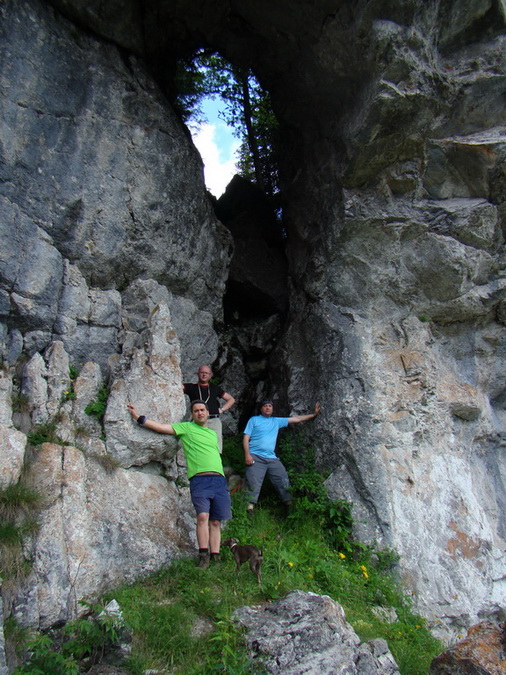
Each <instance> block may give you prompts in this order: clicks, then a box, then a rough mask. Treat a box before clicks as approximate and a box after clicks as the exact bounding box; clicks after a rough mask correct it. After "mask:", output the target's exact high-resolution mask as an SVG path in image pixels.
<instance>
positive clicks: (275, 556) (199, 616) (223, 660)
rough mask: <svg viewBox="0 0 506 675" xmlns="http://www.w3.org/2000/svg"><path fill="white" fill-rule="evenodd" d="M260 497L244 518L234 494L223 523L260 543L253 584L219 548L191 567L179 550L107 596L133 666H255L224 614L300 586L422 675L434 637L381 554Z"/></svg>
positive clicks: (198, 670) (434, 650)
mask: <svg viewBox="0 0 506 675" xmlns="http://www.w3.org/2000/svg"><path fill="white" fill-rule="evenodd" d="M264 504H265V506H264V507H263V508H259V509H257V511H256V512H255V515H254V517H253V519H252V521H250V520H249V519H248V518H247V516H246V514H245V508H244V506H245V505H244V503H243V502H242V500H241V496H240V495H234V519H233V520H232V521H230V523H229V524H228V525H227V526H226V528H225V530H224V532H223V535H224V536H233V537H237V538H238V539H240V540H241V541H243V542H248V543H253V544H256V545H258V546H260V547H261V548H262V549H263V553H264V564H263V570H262V584H261V585H260V586H259V585H258V584H257V582H256V578H255V577H254V576H253V574H252V573H251V571H250V570H249V568H248V567H247V565H244V566H243V567H242V568H241V570H240V571H239V572H236V570H235V564H234V563H233V561H232V557H231V554H230V552H229V551H228V549H225V550H224V551H222V558H223V561H222V563H221V564H215V565H213V564H211V567H210V568H209V569H208V570H200V569H197V568H196V566H195V560H194V559H183V560H180V561H178V562H175V563H174V564H172V565H171V566H170V567H169V568H168V569H166V570H163V571H161V572H159V573H158V574H155V575H154V576H152V577H149V578H147V579H145V580H144V581H142V582H139V583H136V584H134V585H132V586H128V587H124V588H121V589H117V590H116V591H115V592H113V593H110V594H109V595H108V599H109V598H112V597H114V598H116V599H117V600H118V602H119V603H120V605H121V607H122V609H123V612H124V616H125V619H126V620H127V622H128V623H129V625H130V626H131V627H132V629H133V632H134V648H133V653H132V660H131V664H130V667H131V669H132V672H133V673H142V671H143V670H145V669H148V668H153V669H162V670H166V671H170V672H171V673H174V674H178V675H205V674H208V673H214V672H216V673H218V672H220V673H229V674H234V675H242V674H244V675H245V674H246V673H253V672H256V671H255V670H254V669H253V666H252V664H250V663H248V659H247V656H246V652H245V649H244V645H243V640H242V637H241V633H240V632H239V631H238V630H237V629H236V628H235V627H234V626H233V624H232V623H231V621H230V616H231V614H232V612H233V611H234V609H236V608H237V607H240V606H243V605H255V604H259V603H265V602H272V601H273V600H277V599H279V598H281V597H283V596H284V595H286V593H288V592H290V591H292V590H294V589H300V590H304V591H312V592H315V593H320V594H325V595H329V596H331V597H332V598H334V599H335V600H337V601H338V602H339V603H341V604H342V605H343V607H344V610H345V612H346V616H347V619H348V621H349V622H350V623H351V624H352V626H353V627H354V628H355V630H356V632H357V633H358V635H359V637H360V638H361V640H363V641H367V640H370V639H372V638H378V637H382V638H384V639H386V640H387V642H388V644H389V647H390V649H391V651H392V653H393V655H394V657H395V658H396V660H397V663H398V665H399V667H400V670H401V673H402V675H426V674H427V673H428V671H429V664H430V662H431V660H432V658H433V657H434V656H435V655H436V654H438V653H439V652H441V651H442V645H441V644H440V643H439V642H438V641H437V640H435V639H434V638H433V637H432V636H431V635H430V633H429V631H428V630H427V629H426V627H425V622H424V620H423V619H422V618H420V617H418V616H416V615H415V614H414V613H413V612H412V611H411V609H410V607H409V603H408V602H407V600H406V599H405V597H404V596H403V594H402V592H401V589H400V588H399V586H398V584H397V582H396V580H395V578H394V577H393V576H392V574H391V573H388V572H385V571H384V570H383V569H381V568H382V567H384V565H383V563H382V562H381V556H380V558H379V560H380V562H379V563H378V557H377V556H376V555H373V554H372V551H370V550H369V549H365V548H364V547H357V548H355V549H354V550H353V551H352V552H351V553H350V551H349V550H347V551H346V552H345V553H344V552H343V551H338V550H335V549H332V548H331V547H329V545H328V543H327V541H326V537H325V534H324V532H322V530H321V528H315V526H314V523H313V522H312V521H310V520H308V518H307V517H306V513H305V510H302V511H301V510H297V509H295V511H294V513H293V515H291V516H290V517H289V518H287V519H283V518H282V517H281V515H280V512H279V510H278V505H277V503H276V502H275V501H269V500H268V501H267V502H264ZM387 558H388V556H387ZM378 605H379V606H387V607H394V608H395V610H396V612H397V616H398V620H397V621H396V622H395V623H393V624H389V623H385V622H382V621H381V620H379V619H378V618H377V617H376V616H375V615H374V613H373V611H372V610H373V608H374V607H377V606H378ZM199 626H201V627H203V628H201V632H199V628H198V627H199Z"/></svg>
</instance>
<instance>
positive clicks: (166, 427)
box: [127, 403, 176, 436]
mask: <svg viewBox="0 0 506 675" xmlns="http://www.w3.org/2000/svg"><path fill="white" fill-rule="evenodd" d="M127 408H128V412H129V413H130V415H132V417H133V418H134V420H135V421H136V422H137V420H138V419H139V417H140V415H139V413H138V412H137V410H136V409H135V406H134V405H132V404H131V403H129V404H128V405H127ZM142 426H143V427H144V428H145V429H151V431H156V432H157V433H159V434H170V435H171V436H175V435H176V432H175V431H174V429H173V427H172V424H160V422H155V420H148V419H146V421H145V422H144V424H143V425H142Z"/></svg>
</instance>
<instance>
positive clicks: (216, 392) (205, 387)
mask: <svg viewBox="0 0 506 675" xmlns="http://www.w3.org/2000/svg"><path fill="white" fill-rule="evenodd" d="M212 376H213V371H212V370H211V367H210V366H205V365H204V366H200V367H199V369H198V371H197V377H198V382H197V383H196V384H193V383H192V382H185V383H184V384H183V391H184V393H185V394H186V395H187V396H189V398H190V401H204V403H205V404H206V405H207V407H208V408H209V420H208V422H207V426H208V427H209V428H210V429H213V430H214V431H216V434H217V436H218V445H219V448H220V452H222V450H223V430H222V425H221V420H220V415H221V414H222V413H224V412H225V411H226V410H229V409H230V408H231V407H232V406H233V405H234V403H235V398H234V397H233V396H231V395H230V394H228V393H227V392H226V391H224V390H223V389H222V388H221V387H218V386H216V385H215V384H211V382H210V380H211V378H212ZM220 399H223V401H225V404H224V405H222V406H220Z"/></svg>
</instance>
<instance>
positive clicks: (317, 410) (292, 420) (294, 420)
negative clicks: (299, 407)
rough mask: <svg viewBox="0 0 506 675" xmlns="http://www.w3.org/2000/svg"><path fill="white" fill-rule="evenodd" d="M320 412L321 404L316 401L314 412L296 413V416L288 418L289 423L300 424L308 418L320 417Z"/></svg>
mask: <svg viewBox="0 0 506 675" xmlns="http://www.w3.org/2000/svg"><path fill="white" fill-rule="evenodd" d="M319 414H320V404H319V403H315V407H314V413H311V414H310V415H296V416H295V417H289V418H288V424H298V423H299V422H307V421H308V420H314V418H315V417H318V415H319Z"/></svg>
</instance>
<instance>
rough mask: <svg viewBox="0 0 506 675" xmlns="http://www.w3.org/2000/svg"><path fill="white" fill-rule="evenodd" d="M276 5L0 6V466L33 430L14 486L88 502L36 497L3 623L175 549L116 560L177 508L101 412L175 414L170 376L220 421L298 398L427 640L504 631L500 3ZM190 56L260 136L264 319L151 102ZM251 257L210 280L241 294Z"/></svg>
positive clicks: (176, 469) (165, 114) (153, 469)
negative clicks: (226, 86) (246, 308)
mask: <svg viewBox="0 0 506 675" xmlns="http://www.w3.org/2000/svg"><path fill="white" fill-rule="evenodd" d="M289 5H290V3H286V2H284V1H283V0H257V1H256V2H254V3H253V2H242V1H241V2H235V3H229V2H227V1H226V0H216V1H215V2H212V3H209V2H206V1H203V0H184V1H181V2H177V3H174V2H172V1H169V0H157V1H156V2H144V3H142V15H141V14H140V5H139V3H138V2H136V0H131V1H128V0H127V1H125V2H122V3H117V2H111V3H104V2H103V1H102V0H90V1H89V2H86V3H83V2H80V1H78V0H52V1H51V2H49V1H46V0H22V1H21V2H17V1H14V0H5V1H4V2H2V3H1V5H0V31H1V35H0V93H1V96H0V114H1V119H2V125H1V127H0V171H1V180H0V205H1V211H2V215H3V218H2V220H1V223H0V234H1V236H0V343H1V352H2V358H3V361H2V363H3V367H4V372H3V375H2V379H1V380H0V383H1V386H0V401H1V402H2V406H1V408H2V409H1V410H0V425H1V430H0V435H1V440H2V449H5V452H6V453H7V458H6V459H4V457H3V456H2V458H1V459H0V479H1V480H2V484H5V483H7V484H10V483H11V482H15V481H17V480H18V479H19V478H20V476H21V475H22V471H21V468H22V465H23V463H25V462H26V463H28V464H31V461H30V460H31V455H32V453H31V451H30V452H27V451H26V448H25V445H26V436H27V434H28V433H30V432H31V431H33V430H34V428H39V431H40V426H42V427H44V426H45V425H51V424H52V423H55V421H56V422H57V425H56V426H57V429H56V431H57V434H58V438H56V439H53V441H52V443H50V444H49V445H46V446H44V450H43V451H42V454H41V455H40V457H39V456H38V455H37V453H35V455H36V457H35V462H34V464H33V465H32V469H31V470H32V473H33V471H34V468H35V467H36V468H37V471H40V472H41V478H40V480H41V481H42V483H41V484H43V480H42V476H44V475H46V474H47V475H51V476H54V475H56V476H57V478H55V479H53V478H51V480H52V481H53V482H54V484H55V490H56V491H57V492H58V493H61V494H63V493H64V492H65V490H67V489H68V490H72V491H73V493H74V492H75V494H76V495H78V497H79V499H78V501H77V503H78V504H83V503H88V502H86V497H83V495H90V496H91V497H90V499H91V498H93V499H96V500H97V504H99V505H100V508H101V509H102V510H103V513H104V518H103V522H102V524H100V523H98V524H97V526H96V527H95V526H93V525H92V524H91V522H89V521H88V520H87V515H86V514H82V513H80V512H79V513H76V511H75V510H72V507H71V505H69V504H67V503H66V507H67V506H68V511H65V512H64V511H62V510H61V509H62V505H61V504H60V502H58V504H50V505H49V506H48V508H47V511H46V512H45V514H44V522H43V525H44V527H43V530H41V533H40V539H34V540H33V542H32V548H30V546H29V545H28V544H27V548H26V551H25V554H26V557H28V558H30V559H32V560H33V563H34V572H33V575H32V577H31V578H30V580H29V581H27V584H26V586H25V587H24V588H22V589H20V591H19V594H18V596H16V598H13V597H10V596H9V597H8V598H7V599H6V601H5V603H4V612H5V613H6V614H7V615H10V613H11V612H14V613H15V614H16V616H19V617H21V620H22V623H23V624H26V625H29V624H31V625H48V624H49V623H50V622H51V621H53V620H55V618H56V617H63V616H64V614H65V612H67V616H68V617H69V618H70V616H72V614H73V611H74V610H73V607H74V606H73V605H72V603H70V601H69V593H70V590H69V589H71V588H73V580H74V578H75V577H76V574H77V579H78V582H77V583H78V584H80V585H79V592H82V593H88V592H90V589H91V588H92V585H93V583H92V578H94V575H95V572H96V579H97V582H96V588H99V587H100V588H102V587H103V586H105V585H106V583H109V582H110V583H111V584H112V583H116V582H119V581H121V580H122V579H124V575H125V574H126V572H125V570H128V574H129V575H131V576H129V578H133V577H134V576H135V575H136V574H141V572H142V569H144V568H143V565H144V564H146V562H147V561H149V560H151V547H152V548H153V551H154V552H155V553H154V554H153V560H154V561H155V563H154V564H153V566H151V563H150V564H149V565H148V567H149V569H154V567H155V566H156V565H157V564H161V563H162V562H164V561H167V559H168V558H170V557H171V556H173V555H175V554H176V550H179V544H180V542H183V544H184V545H186V542H187V541H188V540H189V539H190V538H191V533H190V532H191V529H192V528H191V527H190V524H189V523H187V522H186V521H184V523H182V524H181V529H180V530H177V531H176V529H177V528H176V527H175V526H174V521H173V520H170V521H168V522H167V523H165V525H164V526H163V527H162V530H161V533H162V534H161V535H160V536H158V535H157V534H155V533H154V532H153V531H152V530H149V529H148V532H149V536H148V540H149V541H146V540H143V544H142V551H139V550H138V549H136V548H135V545H134V542H133V539H134V536H133V531H134V529H135V527H137V526H138V523H139V521H138V520H137V519H136V518H134V517H133V515H132V514H133V513H135V510H136V508H137V506H136V505H137V503H138V502H142V501H143V499H144V497H143V495H145V494H146V491H149V490H152V491H153V495H155V499H154V501H157V500H160V501H161V503H163V504H166V505H167V509H166V510H167V511H171V509H173V510H174V511H175V512H177V513H178V514H182V513H187V512H186V511H185V508H186V507H185V499H186V495H185V493H184V490H185V488H184V487H183V488H179V485H181V484H182V483H184V462H183V461H182V460H181V457H180V455H179V453H178V452H177V449H176V447H173V446H172V445H171V442H170V441H169V442H168V443H167V442H166V441H165V440H164V439H155V438H154V437H149V440H148V436H144V434H143V433H142V430H140V429H138V428H136V427H135V426H133V425H132V424H131V420H129V419H128V417H127V414H126V411H125V403H126V402H127V401H128V400H132V398H131V397H133V398H134V399H135V400H132V402H133V403H136V404H138V405H142V407H143V411H146V412H148V413H149V414H151V411H155V412H156V413H159V414H160V416H161V417H162V418H163V419H165V420H167V421H169V420H172V419H176V418H177V417H178V416H181V415H182V414H183V411H184V399H183V397H182V391H181V382H182V381H185V380H191V379H194V373H195V371H196V369H197V366H198V365H199V364H200V363H212V364H213V365H214V366H215V368H216V366H217V365H218V366H219V368H220V371H221V372H220V375H221V376H222V377H223V381H224V383H225V386H226V388H227V390H229V391H230V392H231V393H232V394H233V395H234V396H235V397H236V398H237V399H238V400H239V401H241V406H242V408H243V409H242V410H240V411H239V412H240V415H242V416H243V417H246V416H247V415H248V413H249V411H250V409H253V408H254V405H255V403H256V402H257V401H258V400H259V399H260V398H261V397H262V396H263V394H264V393H265V392H266V391H269V395H271V396H273V397H274V398H275V400H276V403H277V406H278V408H277V410H278V412H279V413H280V414H290V413H292V412H293V413H304V412H307V411H308V409H310V407H311V405H312V404H313V403H314V401H316V400H318V399H319V400H321V402H322V414H321V415H320V416H319V417H318V419H317V420H316V421H315V422H311V423H308V424H307V425H305V427H304V429H305V431H306V433H307V438H308V441H309V442H310V443H311V445H312V447H314V448H315V452H316V455H317V459H318V463H319V466H320V467H321V468H322V469H323V470H325V471H326V472H327V474H328V476H329V477H328V479H327V486H328V488H329V491H330V494H331V496H332V497H336V498H345V499H348V500H350V501H352V502H353V504H354V517H355V523H356V534H357V536H359V537H360V538H361V539H362V540H363V541H367V542H373V541H375V542H376V543H378V544H379V545H385V546H389V547H393V548H395V549H396V550H397V552H398V553H399V554H400V572H401V574H402V577H403V579H404V581H405V582H406V586H407V588H409V589H410V590H411V592H412V594H413V600H414V604H415V607H416V608H417V609H418V611H420V612H421V613H422V614H424V616H426V617H427V618H429V619H430V620H432V619H433V620H434V627H435V628H436V626H439V627H440V629H439V630H440V631H441V633H442V634H446V637H448V635H450V636H451V635H455V634H456V633H458V632H460V631H461V629H462V626H468V625H471V624H473V623H475V622H476V621H477V620H478V619H482V618H501V619H502V617H503V616H504V607H505V605H506V586H505V579H506V568H505V561H504V550H505V548H506V543H505V542H506V527H505V521H504V517H503V512H504V505H505V504H506V485H505V479H504V477H505V476H506V455H505V452H504V448H505V443H506V435H505V424H506V387H505V384H504V382H505V376H506V358H505V356H506V331H505V326H506V292H505V285H506V275H505V248H504V233H505V231H506V220H505V219H506V211H505V209H506V206H505V205H506V180H505V169H504V166H505V163H504V158H505V147H506V143H505V138H506V134H505V128H506V117H505V107H504V92H505V86H506V79H505V75H504V73H505V59H506V56H505V55H506V49H505V48H504V47H505V42H506V10H505V5H504V2H503V0H472V2H467V3H461V2H457V1H454V0H437V1H435V2H430V3H428V2H425V1H424V0H391V1H389V2H377V3H371V2H368V1H366V0H359V1H357V0H345V1H344V2H343V0H325V1H324V2H318V3H316V2H312V0H307V2H306V1H304V2H300V3H299V5H300V6H299V7H298V11H297V12H292V11H290V9H291V8H290V7H289ZM203 44H205V45H206V46H211V47H212V48H214V49H217V50H219V51H221V52H222V53H223V54H225V55H226V56H227V58H229V59H231V61H232V62H233V63H235V64H237V65H241V66H245V67H251V68H252V69H253V70H254V72H255V73H256V74H257V76H258V78H259V80H260V81H261V82H262V83H263V85H264V86H266V87H268V89H269V92H270V94H271V98H272V102H273V106H274V110H275V113H276V115H277V117H278V121H279V124H280V132H281V133H280V138H281V144H280V148H279V171H280V180H281V188H282V203H283V228H284V230H285V231H286V233H287V237H286V245H285V251H284V255H283V262H284V263H286V266H287V267H286V275H285V271H284V270H283V271H282V273H280V270H276V273H275V274H273V275H272V279H274V280H276V284H275V285H276V294H275V295H276V297H275V302H273V303H271V304H270V309H269V312H268V313H267V315H266V314H265V313H264V314H262V315H261V316H260V315H259V314H258V312H253V314H251V313H250V314H249V315H247V316H245V313H244V312H242V311H240V310H242V309H243V307H242V306H241V300H242V297H241V294H240V293H237V294H236V297H234V298H231V297H230V294H227V280H228V276H229V265H230V260H231V257H232V248H233V237H232V235H231V233H230V232H229V231H228V230H227V229H226V228H225V227H224V226H223V225H222V224H221V223H220V222H219V221H218V220H217V218H216V216H215V215H214V212H213V209H212V205H211V202H210V200H209V199H208V196H207V194H206V192H205V188H204V183H203V175H202V164H201V161H200V158H199V157H198V154H197V152H196V150H195V148H194V147H193V145H192V143H191V141H190V138H189V134H188V133H187V131H186V130H185V129H184V127H183V125H182V124H181V122H180V121H179V120H178V118H177V117H176V115H175V113H174V112H173V110H172V108H171V106H170V104H169V99H168V95H169V94H170V87H168V86H166V82H167V75H168V73H170V72H172V69H173V67H174V58H175V57H176V56H177V55H178V54H185V55H187V54H188V53H190V52H191V51H192V49H194V48H197V47H200V46H202V45H203ZM254 224H255V226H258V225H259V222H255V223H254ZM236 225H237V226H238V227H239V229H240V228H241V226H242V225H244V223H243V222H242V221H241V219H240V218H239V219H238V220H237V221H236ZM260 225H261V223H260ZM237 234H238V233H237V231H236V232H235V234H234V236H236V238H237V240H238V241H239V243H240V237H239V236H237ZM241 234H244V232H241ZM247 234H249V233H247ZM246 239H247V237H246ZM259 250H260V249H259ZM246 252H247V249H246ZM239 254H240V255H238V256H236V258H235V260H236V261H237V260H241V259H242V260H244V259H245V256H244V248H242V249H241V246H239ZM258 255H261V254H258ZM248 262H249V263H251V261H248ZM256 267H258V270H260V269H262V265H258V266H256V265H255V264H249V266H248V269H247V270H243V269H242V267H241V263H238V264H237V266H236V268H235V269H234V274H235V278H236V280H237V281H238V282H239V287H242V288H245V287H246V286H247V288H248V293H249V294H250V297H252V296H255V288H256V289H257V291H258V292H259V294H260V295H261V296H262V297H264V296H265V294H266V292H267V290H269V289H267V288H266V284H265V279H260V278H256V279H255V268H256ZM246 272H247V273H246ZM285 279H287V280H288V284H287V286H286V287H285V286H284V285H283V284H284V280H285ZM279 280H282V282H283V284H278V282H279ZM241 285H242V286H241ZM268 285H271V286H272V284H268ZM231 299H233V303H232V304H233V305H235V306H232V307H231V308H230V317H231V318H230V319H229V316H227V317H226V319H227V321H230V325H223V320H224V318H225V312H224V307H227V309H228V308H229V303H230V302H231ZM280 308H283V312H286V314H283V312H280V311H279V310H280ZM234 322H235V323H234ZM232 324H233V325H232ZM76 372H77V375H76ZM230 383H232V386H229V384H230ZM104 386H107V387H109V388H110V391H111V396H110V401H109V404H108V406H107V411H106V414H105V417H104V419H103V420H101V419H99V418H96V419H95V418H90V416H89V415H87V414H86V413H85V412H84V410H85V408H86V406H87V405H88V403H90V402H92V401H94V400H96V397H97V396H98V393H99V392H100V390H101V389H102V388H103V387H104ZM10 392H12V397H11V393H10ZM11 399H12V400H11ZM237 407H238V408H239V406H237ZM235 428H236V427H235V422H233V423H232V424H231V425H230V427H229V431H230V432H232V431H234V430H235ZM46 431H47V429H46ZM104 438H105V441H104ZM62 443H69V444H70V445H68V446H63V445H62ZM62 448H64V449H62ZM76 448H77V449H76ZM80 452H82V453H83V454H82V455H79V454H78V453H80ZM56 456H57V457H59V460H56V459H54V457H56ZM44 458H45V459H44ZM49 458H51V459H49ZM62 458H63V465H62V464H61V461H62ZM65 458H66V459H65ZM39 460H40V461H39ZM42 460H44V461H42ZM100 462H102V464H100ZM65 464H67V467H66V468H65ZM104 464H105V465H106V466H108V469H109V470H111V469H114V467H116V468H115V469H114V470H113V472H112V474H111V475H112V477H113V478H110V479H109V483H108V487H109V488H110V487H111V486H112V487H113V488H114V489H112V492H111V494H110V495H109V494H106V487H105V485H106V483H107V481H106V475H105V473H104V474H102V473H101V471H102V469H101V468H100V467H103V466H104ZM56 465H58V467H56ZM62 466H63V468H62ZM67 469H68V471H69V475H68V476H67V475H66V474H65V478H66V479H69V481H70V476H72V481H70V482H67V480H63V477H62V476H63V474H61V472H62V471H66V470H67ZM104 471H105V469H104ZM58 476H60V478H61V481H60V478H58ZM58 481H60V482H58ZM163 481H165V482H163ZM91 483H96V484H97V486H96V488H95V486H91ZM162 485H163V488H162V487H161V486H162ZM57 486H59V487H57ZM93 490H95V491H93ZM129 490H130V493H131V494H129V495H128V497H127V503H128V504H129V509H130V510H129V513H128V518H127V514H125V513H124V511H123V510H122V502H121V500H120V499H119V497H118V495H119V492H123V493H128V491H129ZM76 499H77V497H76ZM79 500H80V501H79ZM176 502H177V504H176ZM62 503H65V502H64V501H63V502H62ZM151 508H155V509H158V508H159V504H158V503H157V504H156V505H153V504H152V505H151ZM148 511H149V509H148ZM141 512H142V513H143V514H144V515H143V518H146V522H147V523H149V522H150V518H151V513H148V512H146V510H145V508H144V505H143V508H142V509H141ZM97 513H98V510H97ZM120 515H121V517H120ZM80 518H84V521H83V524H82V526H81V525H80V523H81V521H80ZM161 520H162V516H161V514H160V513H159V512H158V515H157V517H156V522H157V523H160V525H161ZM72 522H75V528H74V529H75V533H74V535H72V532H71V528H72ZM58 523H59V524H58ZM122 523H123V524H122ZM125 523H126V524H125ZM64 527H65V528H67V529H66V530H65V532H67V535H68V537H69V541H73V546H74V544H75V546H74V548H72V549H69V550H71V554H69V556H68V557H67V558H66V557H65V555H66V554H64V553H63V552H62V546H63V544H62V543H61V542H62V541H63V535H62V532H63V528H64ZM125 528H126V533H125ZM82 533H86V534H87V535H88V536H89V538H90V540H91V541H95V540H96V541H97V546H98V550H100V552H101V556H102V555H106V553H105V551H106V547H105V543H104V542H105V541H106V540H107V539H108V540H110V541H113V542H114V543H115V546H116V544H117V546H116V548H115V551H116V552H115V554H114V555H115V557H114V565H113V566H112V568H111V569H112V570H113V572H111V576H108V573H107V570H106V566H105V563H104V561H103V560H102V559H101V556H99V557H100V559H97V558H96V557H94V556H95V554H94V553H93V551H92V550H91V549H92V544H90V548H89V549H86V548H85V546H84V544H82V539H80V538H79V537H81V535H82ZM160 537H161V538H160ZM178 537H179V538H178ZM162 540H163V542H164V543H163V545H162ZM150 542H151V543H150ZM183 544H182V545H181V546H182V547H183ZM162 549H163V551H162ZM83 550H84V551H85V553H86V556H85V557H86V558H87V557H88V556H90V560H91V561H92V563H91V562H90V568H89V569H88V568H87V567H86V566H84V567H83V565H84V563H83V565H81V568H82V570H83V571H82V573H80V572H78V568H79V561H80V560H81V553H82V551H83ZM132 551H133V553H132ZM132 558H134V559H132ZM53 562H55V564H54V573H53V572H51V574H49V570H50V569H51V570H53V567H51V565H52V563H53ZM46 572H47V574H46ZM116 574H117V578H113V576H115V575H116ZM48 580H50V581H48ZM436 621H437V624H436Z"/></svg>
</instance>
